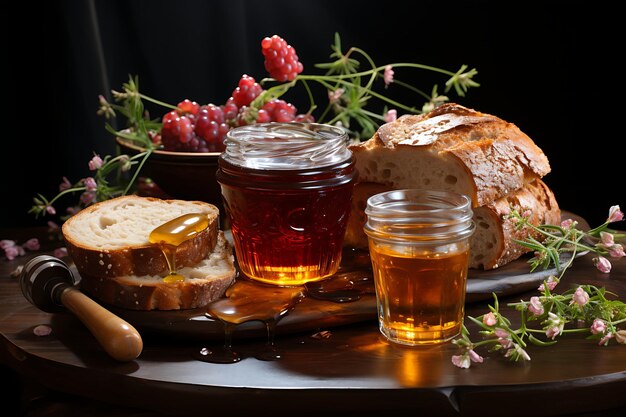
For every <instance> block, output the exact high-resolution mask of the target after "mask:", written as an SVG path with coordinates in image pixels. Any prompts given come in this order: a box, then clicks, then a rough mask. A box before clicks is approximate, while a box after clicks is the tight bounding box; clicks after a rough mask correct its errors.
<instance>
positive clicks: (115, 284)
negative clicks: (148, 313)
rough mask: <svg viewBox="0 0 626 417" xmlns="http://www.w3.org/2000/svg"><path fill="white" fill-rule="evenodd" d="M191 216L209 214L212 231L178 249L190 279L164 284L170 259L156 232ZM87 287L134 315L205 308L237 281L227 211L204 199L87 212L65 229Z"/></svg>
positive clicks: (140, 200)
mask: <svg viewBox="0 0 626 417" xmlns="http://www.w3.org/2000/svg"><path fill="white" fill-rule="evenodd" d="M189 213H205V214H206V215H207V217H208V219H209V226H208V227H207V228H206V229H204V230H203V231H201V232H199V233H197V234H196V235H195V236H193V237H192V238H190V239H188V240H186V241H184V242H183V243H182V244H180V245H179V246H178V247H177V249H176V252H175V259H176V266H177V272H178V274H180V275H182V276H183V277H184V278H185V279H184V281H178V282H164V280H163V278H164V277H165V276H166V275H167V274H168V273H169V267H168V265H167V260H166V258H165V255H164V254H163V252H162V250H161V248H160V247H159V246H158V245H155V244H151V243H150V242H149V235H150V232H151V231H152V230H154V229H155V228H157V227H158V226H161V225H162V224H164V223H166V222H168V221H170V220H173V219H175V218H177V217H180V216H182V215H185V214H189ZM62 232H63V238H64V240H65V243H66V246H67V250H68V254H69V256H70V258H71V259H72V261H73V262H74V264H75V265H76V268H77V270H78V272H79V274H80V277H81V281H80V288H81V290H82V291H83V292H85V293H86V294H88V295H90V296H91V297H92V298H94V299H95V300H98V301H100V302H103V303H105V304H110V305H113V306H116V307H120V308H127V309H133V310H179V309H191V308H197V307H202V306H205V305H207V304H208V303H210V302H211V301H214V300H216V299H218V298H220V297H222V296H223V295H224V293H225V291H226V289H227V288H228V287H229V286H230V285H231V284H232V283H233V282H234V279H235V276H236V269H235V266H234V257H233V254H232V249H231V247H230V245H229V243H228V241H227V240H226V239H225V238H224V233H223V231H221V230H220V229H219V210H218V209H217V207H215V206H214V205H212V204H209V203H205V202H201V201H185V200H161V199H157V198H152V197H139V196H133V195H131V196H123V197H118V198H114V199H111V200H106V201H103V202H100V203H97V204H94V205H92V206H90V207H88V208H85V209H83V210H81V211H80V212H78V213H77V214H75V215H74V216H72V217H70V218H69V219H68V220H67V221H66V222H65V223H64V224H63V228H62Z"/></svg>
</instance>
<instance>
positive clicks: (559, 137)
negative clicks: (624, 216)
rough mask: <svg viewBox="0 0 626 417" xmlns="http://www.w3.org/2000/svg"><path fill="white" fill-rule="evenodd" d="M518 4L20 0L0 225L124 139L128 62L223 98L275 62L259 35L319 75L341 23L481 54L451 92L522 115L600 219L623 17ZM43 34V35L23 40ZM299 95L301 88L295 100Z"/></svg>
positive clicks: (616, 139) (188, 93)
mask: <svg viewBox="0 0 626 417" xmlns="http://www.w3.org/2000/svg"><path fill="white" fill-rule="evenodd" d="M509 3H510V2H496V1H473V2H450V1H448V2H443V1H410V2H409V1H406V2H404V1H396V2H384V3H383V2H380V3H378V2H362V1H337V0H335V1H326V0H324V1H307V2H297V1H293V0H291V1H283V0H280V1H276V0H264V1H243V0H230V1H217V0H215V1H184V2H174V1H128V0H126V1H108V0H107V1H100V0H95V1H55V2H45V3H44V4H43V5H40V6H39V5H38V6H36V7H35V6H33V5H30V4H29V3H26V2H21V4H19V5H16V7H17V8H18V10H17V11H16V12H14V13H3V23H5V24H4V25H3V31H4V35H5V36H3V39H4V43H5V52H6V53H5V57H7V53H8V59H6V60H4V62H5V65H6V67H8V69H9V71H10V74H9V77H8V78H7V79H5V82H4V87H5V89H4V90H5V92H6V93H5V94H3V96H4V97H5V109H7V107H8V110H5V114H4V116H5V117H4V118H3V121H4V123H3V126H4V129H3V132H4V141H5V147H4V151H2V152H1V153H0V154H1V155H2V164H0V166H2V173H1V177H0V178H2V179H1V181H2V185H3V189H4V190H5V194H4V195H5V199H6V200H5V202H4V204H2V216H0V226H5V227H6V226H22V225H35V224H45V221H46V220H45V219H42V218H40V219H37V220H36V219H35V218H34V216H33V215H31V214H27V211H28V209H29V208H30V206H31V204H32V198H33V197H34V196H35V194H36V193H42V194H44V195H46V196H48V197H52V196H53V195H54V194H56V192H57V187H58V184H59V183H60V182H61V179H62V177H63V176H67V177H68V178H70V180H71V181H77V180H78V179H80V178H82V177H85V176H87V175H89V171H88V170H87V162H88V160H89V159H90V158H91V156H92V155H93V152H97V153H99V154H101V155H105V154H107V153H113V152H114V141H113V138H112V136H111V135H110V134H109V133H107V132H106V131H105V130H104V119H103V118H102V117H100V116H97V115H96V110H97V108H98V101H97V97H98V94H105V95H109V92H110V90H111V89H120V88H121V85H122V83H123V82H125V81H127V79H128V75H129V74H133V75H138V76H139V79H140V85H141V90H142V91H143V92H144V93H145V94H147V95H149V96H151V97H155V98H159V99H161V100H163V101H165V102H168V103H172V104H176V103H177V102H179V101H181V100H182V99H184V98H190V99H192V100H195V101H198V102H200V103H208V102H214V103H216V104H221V103H223V102H224V101H225V100H226V99H227V98H228V97H229V96H230V93H231V92H232V90H233V88H234V87H235V86H236V84H237V81H238V80H239V78H240V77H241V75H242V74H244V73H246V74H249V75H252V76H254V77H255V78H256V79H257V80H259V79H261V78H263V77H265V76H266V73H265V70H264V68H263V57H262V55H261V52H260V41H261V39H262V38H263V37H265V36H271V35H273V34H278V35H280V36H282V37H284V38H285V39H286V40H287V41H288V42H289V43H290V44H291V45H293V46H294V47H295V48H296V50H297V52H298V55H299V56H300V60H301V61H302V62H303V63H304V66H305V73H311V74H312V73H316V72H317V70H316V69H315V68H314V67H313V64H314V63H319V62H325V61H327V60H328V55H329V54H330V44H331V43H332V41H333V35H334V33H335V32H339V33H340V34H341V36H342V40H343V45H344V49H346V48H348V47H350V46H358V47H361V48H362V49H364V50H366V51H367V52H368V53H369V54H370V55H371V56H372V58H373V59H374V60H375V61H376V63H377V64H384V63H389V62H402V61H404V62H417V63H422V64H428V65H433V66H437V67H441V68H444V69H448V70H451V71H456V70H457V69H458V68H459V67H460V66H461V64H467V65H469V66H470V67H475V68H477V70H478V76H477V77H476V78H475V79H476V80H477V81H478V82H479V83H480V84H481V87H479V88H476V89H472V90H470V91H469V93H468V95H467V96H466V97H465V98H460V97H457V96H456V95H455V94H454V93H453V92H451V93H450V94H449V96H450V97H451V99H452V100H453V101H456V102H459V103H461V104H463V105H466V106H468V107H472V108H474V109H477V110H480V111H483V112H487V113H492V114H495V115H497V116H500V117H501V118H503V119H505V120H508V121H510V122H513V123H515V124H516V125H518V126H519V127H520V128H521V129H522V130H523V131H524V132H526V133H527V134H528V135H529V136H530V137H531V138H532V139H533V140H534V141H535V142H536V143H537V145H538V146H540V147H541V148H542V149H543V150H544V152H545V153H546V155H547V156H548V158H549V160H550V163H551V166H552V172H551V173H550V174H548V175H547V176H546V177H545V178H544V180H545V181H546V182H547V183H548V185H549V186H551V187H552V188H553V190H554V191H555V194H556V196H557V200H558V202H559V203H560V206H561V208H563V209H565V210H570V211H574V212H576V213H578V214H580V215H582V216H583V217H585V218H586V219H587V220H588V221H589V222H590V223H592V224H596V223H601V222H603V221H604V219H605V218H606V215H607V213H608V208H609V207H610V206H611V205H614V204H621V206H622V208H626V198H625V194H626V193H625V192H624V189H625V187H624V179H623V178H624V175H623V172H624V168H623V164H624V162H626V160H625V159H624V157H623V156H622V155H621V154H620V153H619V149H620V146H621V144H622V142H623V141H624V136H623V133H622V132H623V128H622V127H621V122H622V120H623V119H624V111H623V108H622V106H621V104H620V103H621V99H622V97H623V91H624V87H623V84H624V68H623V67H622V66H621V65H620V64H619V63H618V61H619V60H621V59H622V56H621V55H623V52H624V47H623V38H624V36H623V26H624V23H623V22H622V21H621V18H620V17H619V13H617V11H615V10H613V9H612V8H611V7H612V5H611V3H609V2H593V3H590V2H577V1H558V2H537V3H533V2H523V3H521V2H520V3H519V5H518V6H514V5H511V4H509ZM522 4H523V5H522ZM15 23H17V25H15ZM16 26H17V28H18V29H8V28H9V27H16ZM32 34H34V35H35V42H29V41H26V40H25V39H27V38H28V36H31V35H32ZM27 35H28V36H27ZM396 78H398V79H401V80H403V81H405V82H409V83H412V84H414V85H415V86H416V87H419V88H422V89H424V90H427V91H429V90H430V88H431V87H432V85H433V83H438V84H439V85H440V86H442V85H443V83H444V82H445V80H446V79H447V78H446V77H443V78H442V77H438V76H435V75H434V74H433V73H429V72H424V71H421V72H420V71H418V70H406V71H400V70H397V71H396ZM394 87H395V86H394V85H392V86H391V88H390V89H389V91H388V92H389V94H392V93H395V92H396V91H397V89H396V90H393V88H394ZM300 91H301V92H302V90H300ZM301 99H302V96H300V97H298V96H291V97H290V100H291V101H293V102H294V104H296V105H297V106H298V105H299V104H300V101H301ZM407 100H408V104H415V105H418V107H421V104H422V103H423V102H422V101H421V100H414V102H411V100H413V97H408V98H407ZM405 101H406V100H405ZM299 107H301V109H302V110H306V105H305V104H302V105H301V106H299ZM153 116H154V114H153ZM29 176H30V178H29ZM58 209H62V207H58Z"/></svg>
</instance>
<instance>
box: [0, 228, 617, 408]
mask: <svg viewBox="0 0 626 417" xmlns="http://www.w3.org/2000/svg"><path fill="white" fill-rule="evenodd" d="M31 232H32V233H34V231H13V232H11V231H7V232H6V233H4V234H3V235H2V238H12V236H11V235H10V233H19V235H20V236H24V237H30V236H28V234H29V233H31ZM13 238H16V237H13ZM43 242H44V243H45V242H46V241H45V239H44V240H43ZM56 244H59V243H58V242H56V243H55V242H49V243H47V244H45V245H44V247H43V248H42V249H44V250H48V251H49V250H50V249H51V248H52V247H53V246H54V245H56ZM32 255H33V254H27V255H26V256H23V257H20V258H17V259H16V260H14V261H10V262H9V261H6V260H2V261H0V361H1V362H2V364H3V366H4V368H5V372H8V374H9V375H16V376H17V377H19V378H20V379H22V380H23V381H29V382H31V383H34V384H37V386H39V387H43V388H44V389H45V390H48V391H49V392H52V393H55V394H57V395H60V396H65V395H68V396H71V398H72V401H74V402H73V404H74V406H75V407H77V408H75V410H76V409H79V410H82V411H84V412H81V413H74V414H70V413H68V410H71V409H72V405H67V404H68V403H65V405H64V406H63V407H60V406H59V405H58V404H59V403H58V402H57V403H55V402H54V400H51V401H52V404H56V407H57V408H56V410H57V411H58V413H57V414H55V413H54V412H52V411H50V410H54V406H52V408H50V407H49V408H47V410H48V411H46V412H41V413H37V412H31V413H29V412H28V407H25V406H24V405H23V404H22V414H23V415H28V416H34V415H81V414H82V415H96V416H99V415H124V416H130V415H132V416H152V415H181V416H182V415H184V416H190V415H233V416H238V415H251V416H264V415H267V416H269V415H272V416H279V415H287V413H289V414H295V415H316V416H317V415H320V414H322V413H331V414H332V415H347V416H350V415H354V416H356V415H359V416H364V415H378V416H379V415H391V413H399V412H402V413H405V412H406V413H411V415H437V416H438V415H443V416H445V415H487V414H498V415H534V416H539V415H574V414H576V415H586V416H591V415H593V416H596V415H597V416H600V415H624V412H626V346H625V345H617V344H615V343H611V344H610V345H609V346H607V347H599V346H597V344H596V343H595V342H593V341H589V340H585V339H584V337H582V336H566V337H563V338H560V339H559V341H558V343H557V344H556V345H555V346H552V347H534V346H531V347H529V349H528V352H529V354H530V355H531V357H532V360H531V361H530V362H525V363H523V362H519V363H515V362H510V361H508V360H507V359H505V358H504V357H503V356H502V355H500V354H497V353H487V352H484V351H483V352H480V353H482V354H483V356H485V362H484V363H483V364H479V365H477V366H472V367H471V368H470V369H459V368H457V367H455V366H453V365H452V363H451V361H450V358H451V356H452V355H453V354H455V353H457V349H456V347H455V346H454V345H452V344H450V343H448V344H445V345H442V346H436V347H426V348H405V347H399V346H394V345H390V344H389V343H387V342H386V341H384V340H383V339H382V336H380V334H379V332H378V328H377V323H376V320H375V318H374V317H375V315H374V313H373V314H372V318H371V319H365V320H360V321H358V322H355V323H352V324H347V325H341V326H336V327H327V328H317V329H316V328H310V329H304V330H303V331H299V332H298V331H290V332H288V333H285V334H279V335H278V337H277V340H276V344H277V346H278V347H279V348H280V349H282V350H283V352H284V356H283V357H282V359H280V360H276V361H261V360H257V359H255V358H253V357H248V358H246V359H244V360H242V361H241V362H239V363H235V364H227V365H224V364H211V363H206V362H201V361H198V360H196V359H194V357H193V354H194V353H195V352H196V351H197V349H199V348H200V347H201V346H202V345H203V343H215V342H214V341H213V342H209V341H202V340H193V339H185V338H182V339H178V338H176V337H172V336H171V334H167V335H164V336H159V335H158V334H150V335H146V336H145V337H144V351H143V352H142V354H141V355H140V356H139V358H137V359H136V360H135V361H133V362H129V363H120V362H116V361H114V360H113V359H111V358H109V357H108V356H107V355H106V354H105V352H104V351H103V350H102V348H101V347H100V346H99V345H98V344H97V343H96V341H95V339H94V338H93V337H92V336H91V334H90V333H89V332H88V331H87V329H86V328H85V327H84V326H83V325H82V323H81V322H80V321H78V319H77V318H75V317H74V316H72V315H71V314H70V313H66V312H62V313H56V314H48V313H44V312H42V311H40V310H38V309H37V308H35V307H34V306H32V305H30V304H29V303H28V301H26V299H25V298H24V297H23V295H22V294H21V291H20V288H19V285H18V284H19V283H18V279H17V278H14V277H10V276H9V273H10V272H11V271H13V270H14V269H15V268H16V267H17V266H18V265H20V264H22V263H24V262H25V261H26V260H27V259H28V258H29V256H32ZM581 283H582V284H584V283H589V284H595V285H598V286H604V287H606V288H607V289H608V290H610V291H613V292H615V293H617V294H619V296H620V297H621V299H626V261H625V260H622V261H621V262H614V266H613V270H612V272H611V273H610V274H602V273H600V272H598V271H597V270H596V269H595V267H594V266H593V264H592V262H591V257H590V256H584V257H581V258H579V259H577V260H576V262H575V266H574V267H573V268H572V269H571V270H570V271H569V272H568V274H567V275H566V277H565V278H564V280H563V282H562V283H561V284H560V286H559V288H560V289H565V288H567V287H568V286H572V285H575V284H581ZM535 293H536V292H533V291H531V292H526V293H523V294H519V295H514V296H511V297H509V298H508V299H506V300H501V304H504V303H505V302H506V301H518V300H519V299H520V298H522V297H523V298H525V299H528V297H530V296H531V295H533V294H535ZM486 305H487V303H486V302H476V303H473V304H468V306H467V313H468V314H469V315H473V316H478V315H480V314H483V313H484V312H486V311H487V310H486ZM510 317H512V318H516V317H517V314H514V313H512V314H511V315H510ZM41 324H46V325H49V326H50V327H51V328H52V330H53V332H52V334H51V335H49V336H45V337H39V336H35V335H34V334H33V328H34V327H35V326H37V325H41ZM469 327H470V330H472V333H473V334H474V336H476V334H477V333H476V329H475V327H474V326H469ZM319 330H330V332H331V336H330V337H329V338H320V339H317V338H313V337H311V336H312V335H313V334H314V333H315V332H316V331H319ZM235 343H236V346H237V347H238V348H240V349H242V351H246V350H250V351H253V350H254V349H257V348H262V347H263V345H264V343H265V340H263V339H256V338H252V339H251V340H243V339H242V340H239V341H237V340H235ZM5 379H6V378H5ZM9 392H11V391H9ZM18 395H19V393H18ZM52 398H54V397H52ZM14 400H16V401H17V400H19V397H16V398H14ZM68 401H69V400H68ZM69 404H72V403H71V402H70V403H69ZM77 404H78V405H77ZM59 407H60V408H59ZM89 407H92V408H91V409H90V408H89ZM24 408H26V410H24ZM94 409H100V410H103V409H105V410H107V411H106V412H105V413H104V414H98V413H96V412H94V411H93V410H94ZM59 410H62V411H59ZM85 410H90V411H89V412H86V411H85ZM124 410H125V411H124ZM128 410H131V411H128ZM2 415H4V414H2Z"/></svg>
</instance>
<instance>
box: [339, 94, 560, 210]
mask: <svg viewBox="0 0 626 417" xmlns="http://www.w3.org/2000/svg"><path fill="white" fill-rule="evenodd" d="M350 149H351V150H352V151H353V153H354V154H355V158H356V161H357V162H356V170H357V171H358V174H359V181H362V182H375V183H379V184H386V185H389V186H390V187H392V188H408V187H407V184H408V183H411V182H413V183H414V182H415V180H416V179H418V180H420V179H423V180H427V181H432V180H433V179H437V180H438V181H439V183H438V184H437V188H439V189H449V190H453V191H458V192H462V193H464V194H467V195H468V196H469V197H470V198H471V199H472V202H473V206H474V207H478V206H482V205H485V204H487V203H490V202H492V201H494V200H497V199H499V198H501V197H504V196H505V195H507V194H509V193H510V192H511V191H514V190H517V189H519V188H521V187H522V186H523V185H524V184H527V183H529V182H532V181H534V180H535V178H541V177H543V176H545V175H546V174H548V173H549V172H550V164H549V162H548V158H547V157H546V155H545V154H544V153H543V151H542V150H541V149H540V148H539V147H538V146H537V145H536V144H535V143H534V142H533V141H532V139H530V138H529V137H528V136H527V135H526V134H524V133H523V132H522V131H521V130H520V129H519V128H518V127H517V126H516V125H514V124H513V123H509V122H506V121H504V120H502V119H500V118H498V117H496V116H493V115H490V114H486V113H481V112H478V111H475V110H473V109H469V108H466V107H463V106H461V105H458V104H455V103H448V104H443V105H441V106H439V107H438V108H436V109H435V110H433V111H432V112H430V113H427V114H423V115H404V116H401V117H400V118H398V120H396V121H395V122H391V123H387V124H385V125H383V126H381V127H380V128H379V129H378V131H377V132H376V133H375V134H374V136H373V137H372V138H371V139H369V140H367V141H365V142H361V143H359V144H355V145H351V146H350ZM398 155H406V157H405V158H403V159H402V160H401V159H399V158H398ZM422 159H424V162H425V163H424V165H425V166H427V165H429V163H431V162H432V163H433V164H437V165H438V166H439V167H440V168H442V169H441V170H440V171H439V172H436V173H432V176H431V177H430V178H426V176H424V175H422V174H416V173H415V172H413V173H411V171H412V170H417V171H419V170H420V169H422V168H420V163H421V162H422ZM407 161H412V163H413V164H414V165H413V166H409V165H408V163H409V162H407ZM433 161H434V162H433ZM390 169H391V170H392V171H394V172H395V173H396V174H398V173H399V172H401V173H403V175H395V176H394V175H391V174H390ZM451 174H452V175H451ZM433 177H436V178H433ZM420 186H424V187H426V188H428V186H429V184H426V183H425V184H420ZM412 187H415V184H413V186H412Z"/></svg>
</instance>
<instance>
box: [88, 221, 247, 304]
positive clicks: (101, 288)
mask: <svg viewBox="0 0 626 417" xmlns="http://www.w3.org/2000/svg"><path fill="white" fill-rule="evenodd" d="M178 273H179V274H180V275H182V276H184V277H185V280H184V281H180V282H172V283H166V282H164V281H163V276H164V275H166V274H160V275H148V276H136V275H131V276H120V277H106V278H105V277H93V276H89V275H88V274H82V273H81V281H80V288H81V290H82V291H83V292H85V293H86V294H88V295H90V296H91V297H93V298H94V299H96V300H99V301H101V302H103V303H106V304H110V305H113V306H116V307H120V308H125V309H134V310H182V309H191V308H198V307H203V306H205V305H207V304H209V303H210V302H212V301H215V300H217V299H219V298H221V297H222V296H223V295H224V293H225V292H226V289H227V288H228V287H229V286H230V285H231V284H232V283H233V282H234V281H235V277H236V269H235V266H234V257H233V254H232V248H231V246H230V245H229V243H228V241H227V240H226V239H225V238H224V233H223V232H222V231H219V232H218V234H217V244H216V246H215V248H214V249H213V250H212V251H211V252H210V253H209V254H208V256H207V257H206V258H205V259H203V260H201V261H200V262H199V263H197V264H196V265H194V266H187V267H184V268H180V269H179V270H178Z"/></svg>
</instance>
